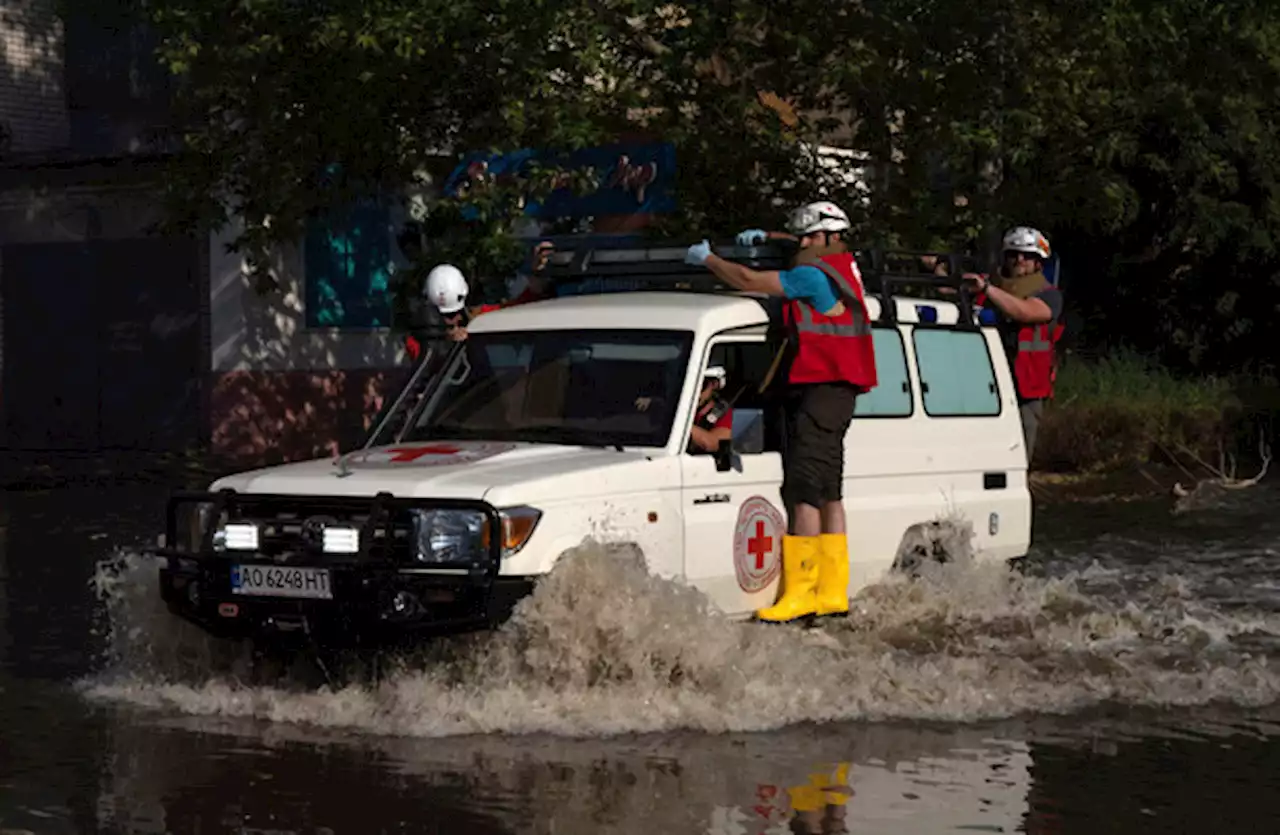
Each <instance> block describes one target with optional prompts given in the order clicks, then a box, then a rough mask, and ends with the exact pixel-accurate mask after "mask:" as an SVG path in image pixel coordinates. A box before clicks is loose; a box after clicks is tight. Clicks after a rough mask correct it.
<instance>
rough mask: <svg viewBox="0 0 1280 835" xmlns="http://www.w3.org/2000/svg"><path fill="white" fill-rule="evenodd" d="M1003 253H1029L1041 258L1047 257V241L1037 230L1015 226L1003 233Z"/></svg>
mask: <svg viewBox="0 0 1280 835" xmlns="http://www.w3.org/2000/svg"><path fill="white" fill-rule="evenodd" d="M1004 251H1005V252H1029V253H1031V254H1032V255H1039V256H1040V257H1041V258H1046V259H1047V258H1048V257H1049V239H1048V238H1046V237H1045V236H1044V235H1042V234H1041V233H1040V230H1039V229H1032V228H1031V227H1030V226H1015V227H1014V228H1012V229H1010V230H1009V231H1008V232H1006V233H1004Z"/></svg>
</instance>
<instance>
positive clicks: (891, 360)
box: [853, 327, 912, 417]
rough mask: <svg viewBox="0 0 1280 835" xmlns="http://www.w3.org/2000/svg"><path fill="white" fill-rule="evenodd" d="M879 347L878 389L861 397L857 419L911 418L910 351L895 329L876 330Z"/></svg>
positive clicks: (874, 329) (859, 397)
mask: <svg viewBox="0 0 1280 835" xmlns="http://www.w3.org/2000/svg"><path fill="white" fill-rule="evenodd" d="M871 333H872V336H873V338H874V339H875V345H876V380H877V382H876V386H875V388H873V389H872V390H871V391H869V392H867V393H866V394H860V395H858V401H857V405H856V407H855V408H854V410H853V414H854V416H855V417H911V411H912V403H911V383H910V382H908V378H907V351H906V347H905V346H904V345H903V344H902V333H901V332H899V330H898V329H897V328H896V327H894V328H873V329H872V331H871Z"/></svg>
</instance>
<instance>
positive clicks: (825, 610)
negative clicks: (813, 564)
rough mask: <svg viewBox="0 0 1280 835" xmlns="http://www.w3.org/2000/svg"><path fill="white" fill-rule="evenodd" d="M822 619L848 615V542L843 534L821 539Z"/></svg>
mask: <svg viewBox="0 0 1280 835" xmlns="http://www.w3.org/2000/svg"><path fill="white" fill-rule="evenodd" d="M817 599H818V604H817V607H816V608H817V612H818V615H819V616H825V615H847V614H848V613H849V540H848V537H846V536H845V535H844V534H842V533H824V534H823V535H822V536H820V537H818V592H817Z"/></svg>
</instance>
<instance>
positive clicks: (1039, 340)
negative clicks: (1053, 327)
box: [1018, 325, 1053, 353]
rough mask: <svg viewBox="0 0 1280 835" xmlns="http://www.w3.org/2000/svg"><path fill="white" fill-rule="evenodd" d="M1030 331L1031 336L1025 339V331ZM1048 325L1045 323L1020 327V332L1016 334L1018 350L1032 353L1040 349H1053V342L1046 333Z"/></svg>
mask: <svg viewBox="0 0 1280 835" xmlns="http://www.w3.org/2000/svg"><path fill="white" fill-rule="evenodd" d="M1028 330H1030V331H1031V338H1030V339H1026V338H1025V337H1026V332H1027V331H1028ZM1048 330H1049V329H1048V327H1046V326H1045V325H1035V326H1034V327H1031V328H1022V333H1019V334H1018V350H1019V351H1029V352H1032V353H1036V352H1040V351H1050V350H1052V349H1053V343H1052V342H1051V341H1050V340H1049V337H1048V335H1047V332H1048Z"/></svg>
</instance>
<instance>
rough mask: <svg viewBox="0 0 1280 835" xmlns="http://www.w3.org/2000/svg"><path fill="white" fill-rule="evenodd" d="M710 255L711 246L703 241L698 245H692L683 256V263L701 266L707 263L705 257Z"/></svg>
mask: <svg viewBox="0 0 1280 835" xmlns="http://www.w3.org/2000/svg"><path fill="white" fill-rule="evenodd" d="M710 254H711V244H709V243H707V242H706V241H705V240H704V241H703V242H702V243H700V244H694V245H693V246H691V247H689V251H688V252H686V253H685V254H684V262H685V263H686V264H697V265H698V266H702V265H703V264H705V263H707V256H709V255H710Z"/></svg>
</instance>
